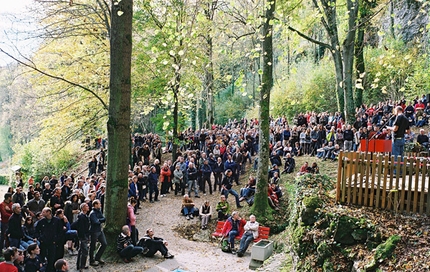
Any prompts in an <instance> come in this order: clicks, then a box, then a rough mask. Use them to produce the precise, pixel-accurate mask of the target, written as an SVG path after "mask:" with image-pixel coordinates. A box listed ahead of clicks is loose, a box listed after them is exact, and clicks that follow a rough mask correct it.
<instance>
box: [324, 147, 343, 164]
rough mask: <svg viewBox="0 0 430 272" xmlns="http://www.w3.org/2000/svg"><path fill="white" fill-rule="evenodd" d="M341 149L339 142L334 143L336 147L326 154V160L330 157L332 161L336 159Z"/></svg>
mask: <svg viewBox="0 0 430 272" xmlns="http://www.w3.org/2000/svg"><path fill="white" fill-rule="evenodd" d="M340 151H341V149H340V146H339V145H338V144H336V145H334V148H332V149H329V150H328V151H327V153H326V154H325V155H324V160H326V159H330V160H331V161H335V160H336V159H337V157H338V156H339V153H340Z"/></svg>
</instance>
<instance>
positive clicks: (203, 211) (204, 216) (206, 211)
mask: <svg viewBox="0 0 430 272" xmlns="http://www.w3.org/2000/svg"><path fill="white" fill-rule="evenodd" d="M211 216H212V207H211V205H210V204H209V200H206V201H205V203H204V204H203V205H202V206H201V207H200V219H201V220H202V226H201V228H202V230H205V229H207V228H208V223H209V220H211Z"/></svg>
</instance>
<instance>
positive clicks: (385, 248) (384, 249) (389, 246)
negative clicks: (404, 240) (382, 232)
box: [365, 235, 401, 271]
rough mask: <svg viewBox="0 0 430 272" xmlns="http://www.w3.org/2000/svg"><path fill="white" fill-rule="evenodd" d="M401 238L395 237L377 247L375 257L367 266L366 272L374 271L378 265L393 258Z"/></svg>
mask: <svg viewBox="0 0 430 272" xmlns="http://www.w3.org/2000/svg"><path fill="white" fill-rule="evenodd" d="M400 240H401V238H400V236H398V235H393V236H391V237H390V238H388V239H387V241H385V243H382V244H380V245H379V246H377V247H376V250H375V254H374V255H373V259H372V261H371V262H370V263H369V264H368V265H366V267H365V270H366V271H373V270H375V269H376V267H377V266H378V264H380V263H382V262H383V261H384V260H385V259H388V258H391V256H392V254H393V252H394V249H395V248H396V245H397V244H398V243H399V242H400Z"/></svg>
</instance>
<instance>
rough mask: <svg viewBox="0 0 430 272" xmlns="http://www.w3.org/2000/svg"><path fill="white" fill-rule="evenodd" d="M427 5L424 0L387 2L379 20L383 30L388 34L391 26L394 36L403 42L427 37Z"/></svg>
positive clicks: (421, 39)
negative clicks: (383, 13)
mask: <svg viewBox="0 0 430 272" xmlns="http://www.w3.org/2000/svg"><path fill="white" fill-rule="evenodd" d="M429 6H430V5H428V3H427V2H426V1H419V0H400V1H394V2H393V5H390V4H388V6H387V11H386V13H385V15H384V16H383V17H382V21H381V26H382V29H383V31H384V32H386V33H387V34H389V33H391V28H392V27H393V28H394V33H395V35H396V37H399V38H401V39H402V40H403V41H404V42H405V43H408V42H411V41H413V40H414V39H415V40H418V41H423V40H425V39H426V38H427V37H428V30H427V25H428V24H429V15H428V12H429ZM391 16H392V17H391ZM393 19H394V20H393ZM393 23H394V24H393Z"/></svg>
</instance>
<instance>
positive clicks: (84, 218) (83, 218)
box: [76, 203, 90, 272]
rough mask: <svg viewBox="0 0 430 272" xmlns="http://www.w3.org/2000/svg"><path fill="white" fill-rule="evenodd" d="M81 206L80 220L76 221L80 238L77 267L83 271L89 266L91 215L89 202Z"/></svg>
mask: <svg viewBox="0 0 430 272" xmlns="http://www.w3.org/2000/svg"><path fill="white" fill-rule="evenodd" d="M80 208H81V213H79V215H78V220H77V221H76V224H77V229H78V239H79V251H78V258H77V260H76V269H77V270H79V271H80V272H82V271H83V270H84V269H86V268H88V267H87V266H86V264H87V258H88V242H89V241H90V217H89V216H88V215H87V214H88V211H89V210H90V208H89V206H88V204H87V203H82V204H81V206H80Z"/></svg>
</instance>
